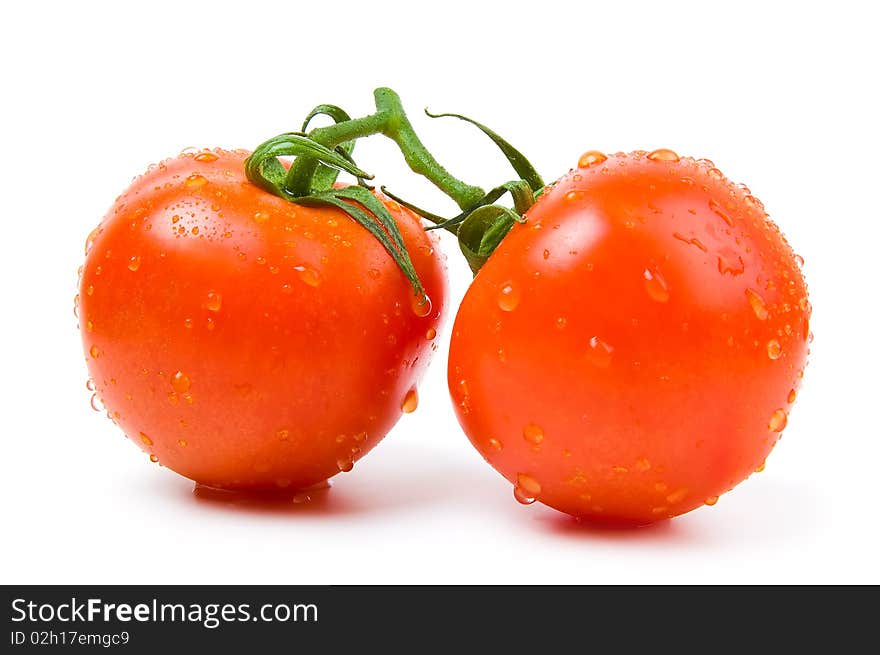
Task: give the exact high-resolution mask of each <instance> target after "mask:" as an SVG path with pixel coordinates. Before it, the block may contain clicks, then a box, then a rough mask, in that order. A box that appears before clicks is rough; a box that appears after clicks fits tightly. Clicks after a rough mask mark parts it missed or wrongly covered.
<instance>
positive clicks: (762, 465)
mask: <svg viewBox="0 0 880 655" xmlns="http://www.w3.org/2000/svg"><path fill="white" fill-rule="evenodd" d="M765 468H767V460H764V461H763V462H761V463H760V464H759V465H758V468H756V469H755V473H763V472H764V469H765Z"/></svg>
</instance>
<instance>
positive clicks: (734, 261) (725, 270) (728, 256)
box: [718, 248, 746, 275]
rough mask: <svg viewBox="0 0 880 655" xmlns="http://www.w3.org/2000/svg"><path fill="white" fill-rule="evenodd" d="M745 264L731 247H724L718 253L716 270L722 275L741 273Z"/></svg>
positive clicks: (744, 268)
mask: <svg viewBox="0 0 880 655" xmlns="http://www.w3.org/2000/svg"><path fill="white" fill-rule="evenodd" d="M745 270H746V265H745V263H744V262H743V260H742V257H740V256H739V255H738V254H737V253H735V252H733V251H732V250H731V249H729V248H727V249H724V251H723V252H719V253H718V272H719V273H721V274H722V275H725V274H727V275H742V274H743V273H744V272H745Z"/></svg>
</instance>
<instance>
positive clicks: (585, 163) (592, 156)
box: [578, 150, 608, 168]
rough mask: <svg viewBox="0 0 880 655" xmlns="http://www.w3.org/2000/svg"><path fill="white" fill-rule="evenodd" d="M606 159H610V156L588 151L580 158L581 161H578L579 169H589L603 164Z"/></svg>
mask: <svg viewBox="0 0 880 655" xmlns="http://www.w3.org/2000/svg"><path fill="white" fill-rule="evenodd" d="M606 159H608V156H607V155H606V154H605V153H604V152H599V151H598V150H587V151H586V152H585V153H584V154H582V155H581V156H580V159H578V168H589V167H590V166H593V165H594V164H601V163H602V162H603V161H605V160H606Z"/></svg>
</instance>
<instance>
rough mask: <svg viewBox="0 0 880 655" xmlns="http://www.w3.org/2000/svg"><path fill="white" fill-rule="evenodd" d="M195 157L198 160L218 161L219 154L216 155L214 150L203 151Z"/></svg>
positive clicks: (206, 161)
mask: <svg viewBox="0 0 880 655" xmlns="http://www.w3.org/2000/svg"><path fill="white" fill-rule="evenodd" d="M194 159H195V160H196V161H201V162H205V163H209V162H212V161H217V155H215V154H214V153H213V152H208V151H203V152H200V153H199V154H197V155H196V156H195V157H194Z"/></svg>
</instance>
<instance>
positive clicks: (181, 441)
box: [177, 439, 189, 448]
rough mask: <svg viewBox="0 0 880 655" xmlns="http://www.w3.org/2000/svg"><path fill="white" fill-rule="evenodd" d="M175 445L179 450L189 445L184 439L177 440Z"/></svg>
mask: <svg viewBox="0 0 880 655" xmlns="http://www.w3.org/2000/svg"><path fill="white" fill-rule="evenodd" d="M177 445H178V446H180V447H181V448H186V447H187V446H188V445H189V444H188V443H187V441H186V439H178V440H177Z"/></svg>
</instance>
